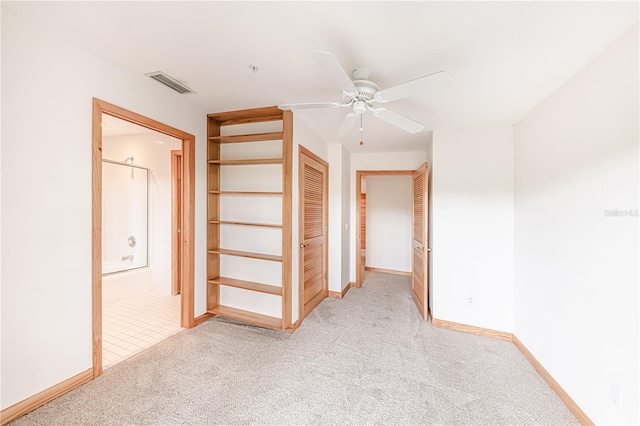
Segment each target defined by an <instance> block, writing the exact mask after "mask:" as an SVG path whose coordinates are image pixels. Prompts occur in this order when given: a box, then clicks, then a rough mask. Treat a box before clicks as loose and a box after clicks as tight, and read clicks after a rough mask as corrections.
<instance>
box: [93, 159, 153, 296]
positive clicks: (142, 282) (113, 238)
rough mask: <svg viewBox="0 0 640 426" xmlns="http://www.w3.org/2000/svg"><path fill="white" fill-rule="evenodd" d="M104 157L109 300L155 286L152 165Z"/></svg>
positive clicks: (104, 266) (105, 286)
mask: <svg viewBox="0 0 640 426" xmlns="http://www.w3.org/2000/svg"><path fill="white" fill-rule="evenodd" d="M133 160H134V159H133V157H129V158H127V159H126V160H125V161H123V162H117V161H113V160H102V276H103V278H102V280H103V290H104V291H103V298H104V299H105V301H106V302H109V301H114V300H118V299H122V298H126V297H130V296H133V295H136V294H139V293H142V292H145V291H149V290H150V289H151V288H152V284H151V273H150V270H149V243H148V241H149V238H148V237H149V169H147V168H145V167H140V166H137V165H134V164H133Z"/></svg>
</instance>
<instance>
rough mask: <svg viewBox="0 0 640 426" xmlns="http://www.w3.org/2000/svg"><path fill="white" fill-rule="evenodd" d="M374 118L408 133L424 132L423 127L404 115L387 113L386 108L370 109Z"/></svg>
mask: <svg viewBox="0 0 640 426" xmlns="http://www.w3.org/2000/svg"><path fill="white" fill-rule="evenodd" d="M372 111H373V115H374V117H378V118H379V119H380V120H383V121H386V122H387V123H389V124H393V125H394V126H396V127H399V128H401V129H402V130H404V131H406V132H409V133H412V134H414V133H419V132H421V131H422V130H424V126H423V125H422V124H420V123H418V122H417V121H414V120H412V119H410V118H408V117H405V116H404V115H401V114H398V113H397V112H393V111H389V110H388V109H386V108H376V109H372Z"/></svg>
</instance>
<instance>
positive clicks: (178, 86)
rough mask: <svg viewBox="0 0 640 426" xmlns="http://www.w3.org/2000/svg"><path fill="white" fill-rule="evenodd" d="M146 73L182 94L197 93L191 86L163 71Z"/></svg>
mask: <svg viewBox="0 0 640 426" xmlns="http://www.w3.org/2000/svg"><path fill="white" fill-rule="evenodd" d="M145 75H146V76H148V77H151V78H152V79H154V80H155V81H157V82H159V83H162V84H164V85H165V86H167V87H169V88H171V89H173V90H175V91H176V92H178V93H180V94H181V95H185V94H187V93H196V92H194V91H193V90H191V89H190V88H188V87H187V86H185V85H184V84H182V83H180V82H179V81H178V80H176V79H175V78H173V77H169V76H168V75H167V74H165V73H163V72H162V71H155V72H149V73H146V74H145Z"/></svg>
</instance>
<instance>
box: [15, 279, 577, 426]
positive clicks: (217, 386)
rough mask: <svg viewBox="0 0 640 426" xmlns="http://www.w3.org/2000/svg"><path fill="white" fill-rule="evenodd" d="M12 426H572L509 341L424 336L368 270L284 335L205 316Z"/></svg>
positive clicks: (405, 293) (409, 307)
mask: <svg viewBox="0 0 640 426" xmlns="http://www.w3.org/2000/svg"><path fill="white" fill-rule="evenodd" d="M13 424H14V425H15V426H19V425H121V424H137V425H154V424H162V425H174V424H183V425H212V424H295V425H301V424H316V425H345V424H353V425H368V424H385V425H387V424H398V425H409V424H443V425H462V424H473V425H483V424H486V425H496V424H505V425H506V424H509V425H514V424H517V425H525V424H527V425H529V424H537V425H539V424H547V425H560V424H567V425H568V424H578V423H577V421H576V420H575V418H574V417H573V416H572V415H571V414H570V412H569V411H568V410H567V408H566V407H565V406H564V405H563V404H562V402H561V401H560V400H559V399H558V397H557V396H556V395H555V394H554V393H553V391H552V390H551V389H550V388H549V387H548V386H547V384H546V383H545V382H544V381H543V380H542V379H541V378H540V376H539V375H538V374H537V373H536V372H535V370H534V369H533V367H532V366H531V365H530V364H529V362H528V361H527V360H526V358H524V356H522V355H521V354H520V352H519V351H518V349H517V348H516V347H515V346H514V345H513V344H511V343H509V342H504V341H500V340H495V339H491V338H486V337H480V336H475V335H470V334H465V333H459V332H455V331H449V330H442V329H436V328H433V327H432V326H431V324H429V323H426V322H424V321H422V320H421V319H420V317H419V315H418V313H417V310H416V308H415V306H414V305H413V302H412V300H411V296H410V293H409V279H408V278H407V277H399V276H394V275H387V274H379V273H373V272H369V273H367V276H366V280H365V283H364V285H363V287H362V288H361V289H352V290H350V291H349V292H348V293H347V295H346V296H345V298H344V299H342V300H339V299H326V300H324V301H323V302H322V303H321V304H320V305H319V306H318V307H317V308H316V309H315V311H314V312H312V313H311V314H310V315H309V317H307V318H306V319H305V321H304V322H303V324H302V326H301V327H300V328H299V329H298V330H297V331H296V332H295V333H293V334H291V333H287V332H276V331H271V330H265V329H261V328H256V327H250V326H245V325H242V324H239V323H235V322H232V321H228V320H224V319H219V318H213V319H210V320H209V321H207V322H205V323H203V324H201V325H200V326H198V327H196V328H194V329H192V330H186V331H183V332H181V333H178V334H176V335H174V336H172V337H170V338H169V339H167V340H165V341H164V342H162V343H160V344H158V345H156V346H154V347H152V348H150V349H149V350H147V351H145V352H143V353H141V354H139V355H137V356H135V357H133V358H131V359H129V360H127V361H124V362H122V363H120V364H118V365H116V366H114V367H112V368H111V369H109V370H107V371H106V372H105V374H104V375H103V376H101V377H99V378H98V379H97V380H94V381H92V382H89V383H87V384H86V385H84V386H82V387H80V388H78V389H76V390H74V391H72V392H70V393H68V394H66V395H64V396H62V397H60V398H58V399H57V400H55V401H52V402H50V403H49V404H46V405H45V406H43V407H41V408H39V409H37V410H35V411H34V412H32V413H30V414H27V415H26V416H24V417H22V418H20V419H17V420H16V421H15V422H14V423H13Z"/></svg>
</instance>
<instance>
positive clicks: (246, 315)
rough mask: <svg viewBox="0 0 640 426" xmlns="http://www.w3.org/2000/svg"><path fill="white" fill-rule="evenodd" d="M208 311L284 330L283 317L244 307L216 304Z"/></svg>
mask: <svg viewBox="0 0 640 426" xmlns="http://www.w3.org/2000/svg"><path fill="white" fill-rule="evenodd" d="M207 312H208V313H210V314H213V315H220V316H222V317H225V318H231V319H235V320H238V321H243V322H248V323H251V324H255V325H258V326H260V327H265V328H271V329H274V330H282V319H281V318H276V317H272V316H269V315H263V314H259V313H257V312H252V311H245V310H244V309H238V308H232V307H230V306H224V305H216V306H215V307H213V308H209V309H207Z"/></svg>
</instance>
